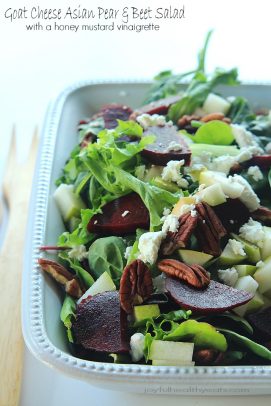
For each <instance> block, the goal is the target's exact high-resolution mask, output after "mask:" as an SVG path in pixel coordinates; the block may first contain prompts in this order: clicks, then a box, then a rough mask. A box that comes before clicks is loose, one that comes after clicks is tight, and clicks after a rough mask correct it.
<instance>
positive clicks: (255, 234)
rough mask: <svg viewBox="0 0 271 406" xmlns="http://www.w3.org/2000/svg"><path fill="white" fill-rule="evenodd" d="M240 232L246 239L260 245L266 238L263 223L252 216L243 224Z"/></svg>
mask: <svg viewBox="0 0 271 406" xmlns="http://www.w3.org/2000/svg"><path fill="white" fill-rule="evenodd" d="M239 234H240V236H241V237H243V238H244V239H245V240H247V241H249V242H252V243H253V244H256V245H257V246H258V247H262V246H263V240H264V238H265V232H264V228H263V226H262V224H261V223H259V222H258V221H255V220H253V219H252V218H250V219H249V220H248V222H247V223H245V224H243V225H242V227H241V228H240V230H239Z"/></svg>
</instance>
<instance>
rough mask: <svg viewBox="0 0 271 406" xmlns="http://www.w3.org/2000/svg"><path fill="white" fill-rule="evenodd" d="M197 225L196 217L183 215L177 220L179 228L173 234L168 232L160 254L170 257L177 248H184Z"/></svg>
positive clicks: (188, 214) (187, 214)
mask: <svg viewBox="0 0 271 406" xmlns="http://www.w3.org/2000/svg"><path fill="white" fill-rule="evenodd" d="M197 223H198V218H197V216H195V217H192V216H191V214H190V212H189V213H185V214H183V215H182V216H181V217H180V218H179V228H178V231H176V232H175V233H172V232H170V231H169V232H168V233H167V236H166V238H165V240H164V242H163V243H162V247H161V250H162V254H163V255H170V254H172V253H173V252H174V251H175V250H176V249H178V248H184V247H186V245H187V243H188V241H189V239H190V237H191V235H192V233H193V231H194V229H195V228H196V226H197Z"/></svg>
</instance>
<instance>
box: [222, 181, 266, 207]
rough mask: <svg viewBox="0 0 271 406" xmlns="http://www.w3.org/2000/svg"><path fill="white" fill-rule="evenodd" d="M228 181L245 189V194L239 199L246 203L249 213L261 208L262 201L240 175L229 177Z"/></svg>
mask: <svg viewBox="0 0 271 406" xmlns="http://www.w3.org/2000/svg"><path fill="white" fill-rule="evenodd" d="M228 180H229V181H230V182H234V183H235V182H236V183H239V185H241V186H243V187H244V190H243V192H242V193H241V196H240V197H239V199H240V200H241V202H242V203H244V204H245V205H246V206H247V208H248V209H249V211H255V210H257V209H258V208H259V207H260V199H259V198H258V196H257V195H256V193H255V192H254V190H253V189H252V187H251V186H250V184H249V183H248V182H247V181H246V179H244V178H243V177H242V176H240V175H236V174H235V175H234V176H229V178H228Z"/></svg>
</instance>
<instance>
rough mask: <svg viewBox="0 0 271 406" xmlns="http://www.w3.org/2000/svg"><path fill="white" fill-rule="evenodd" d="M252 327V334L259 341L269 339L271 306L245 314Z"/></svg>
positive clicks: (270, 335)
mask: <svg viewBox="0 0 271 406" xmlns="http://www.w3.org/2000/svg"><path fill="white" fill-rule="evenodd" d="M247 319H248V321H249V323H250V324H251V325H252V327H253V329H254V334H255V336H256V337H257V339H258V340H260V341H270V340H271V307H268V308H267V309H264V310H261V311H259V312H257V313H252V314H249V315H248V316H247Z"/></svg>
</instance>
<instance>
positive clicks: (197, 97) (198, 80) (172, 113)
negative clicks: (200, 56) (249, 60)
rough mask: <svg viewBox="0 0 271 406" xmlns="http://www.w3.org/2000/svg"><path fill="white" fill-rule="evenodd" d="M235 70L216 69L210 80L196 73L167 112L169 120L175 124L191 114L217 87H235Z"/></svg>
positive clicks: (236, 82) (200, 73)
mask: <svg viewBox="0 0 271 406" xmlns="http://www.w3.org/2000/svg"><path fill="white" fill-rule="evenodd" d="M237 75H238V73H237V70H236V69H231V70H229V71H225V70H222V69H216V70H215V72H214V73H213V75H212V76H211V77H210V79H209V78H208V77H207V76H206V75H205V74H204V73H202V72H197V73H196V74H195V76H194V78H193V79H192V81H191V83H190V85H189V86H188V88H187V90H186V92H185V94H184V96H183V97H182V99H181V100H180V101H178V102H177V103H175V104H173V105H172V106H171V107H170V109H169V112H168V118H169V120H172V121H173V122H175V123H176V122H177V121H178V119H179V118H180V117H182V116H184V115H185V114H192V113H193V112H194V111H195V110H196V108H197V107H201V106H202V105H203V103H204V101H205V99H206V98H207V96H208V94H209V93H210V92H212V91H213V90H214V89H215V88H216V87H217V86H218V85H230V86H233V85H236V84H238V83H239V82H238V81H237Z"/></svg>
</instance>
